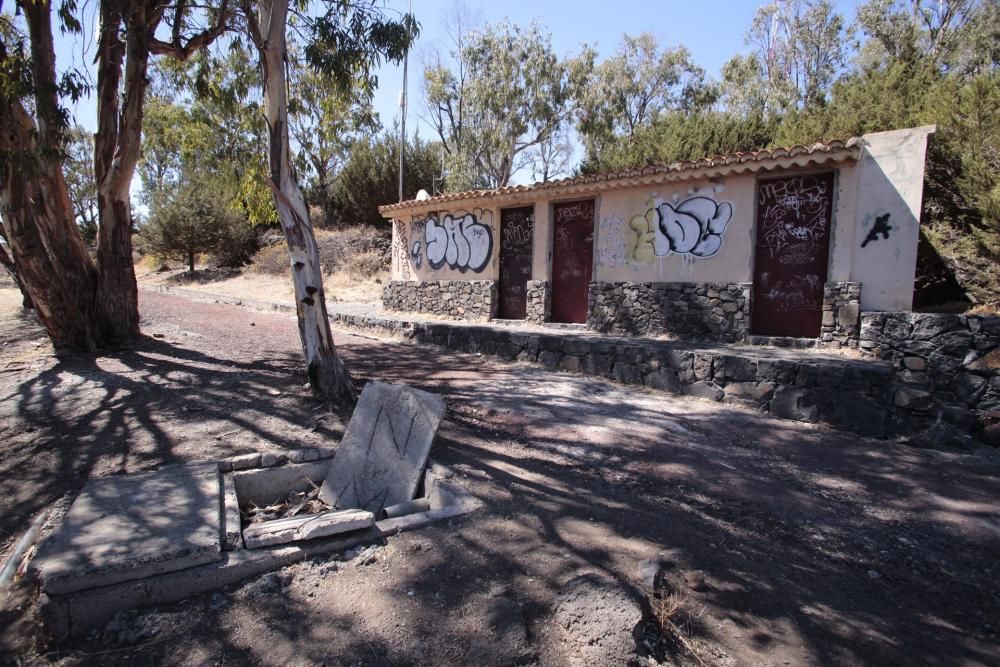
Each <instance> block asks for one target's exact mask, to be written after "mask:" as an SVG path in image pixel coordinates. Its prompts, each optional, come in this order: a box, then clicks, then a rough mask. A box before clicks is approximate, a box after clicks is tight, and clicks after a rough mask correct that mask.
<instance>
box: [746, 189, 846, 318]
mask: <svg viewBox="0 0 1000 667" xmlns="http://www.w3.org/2000/svg"><path fill="white" fill-rule="evenodd" d="M832 212H833V174H832V173H828V174H816V175H810V176H793V177H791V178H781V179H775V180H768V181H761V182H759V183H758V184H757V249H756V259H755V261H754V271H753V315H752V318H751V328H752V330H753V332H754V333H755V334H759V335H763V336H795V337H800V338H815V337H817V336H819V334H820V325H821V323H822V320H823V283H824V282H826V269H827V260H828V258H829V254H830V252H829V251H830V220H831V216H832Z"/></svg>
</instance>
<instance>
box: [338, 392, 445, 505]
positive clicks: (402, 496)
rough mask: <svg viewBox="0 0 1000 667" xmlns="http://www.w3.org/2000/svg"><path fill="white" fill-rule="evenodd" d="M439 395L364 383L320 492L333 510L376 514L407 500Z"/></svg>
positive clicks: (436, 418) (437, 414)
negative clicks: (334, 508)
mask: <svg viewBox="0 0 1000 667" xmlns="http://www.w3.org/2000/svg"><path fill="white" fill-rule="evenodd" d="M444 411H445V405H444V400H443V399H442V398H441V397H440V396H436V395H434V394H430V393H428V392H426V391H420V390H419V389H412V388H410V387H405V386H401V385H392V384H385V383H382V382H369V383H368V384H367V385H365V389H364V391H363V392H361V398H360V400H358V405H357V407H356V408H355V410H354V415H353V416H352V417H351V422H350V424H348V426H347V432H346V433H344V438H343V440H341V442H340V447H339V448H338V449H337V454H336V456H335V457H334V459H333V463H332V464H331V465H330V470H329V472H328V473H327V476H326V479H325V480H324V481H323V486H322V489H321V490H320V498H321V499H323V501H325V502H326V503H328V504H329V505H331V506H333V507H337V508H339V509H349V508H353V509H366V510H368V511H370V512H374V513H376V514H377V513H379V512H380V511H381V510H382V508H383V507H385V506H387V505H395V504H397V503H401V502H404V501H407V500H412V499H413V496H414V494H415V493H416V491H417V487H418V485H419V483H420V479H421V476H422V475H423V470H424V466H425V465H426V463H427V455H428V454H429V453H430V450H431V445H432V444H433V442H434V435H435V434H436V433H437V428H438V424H440V422H441V418H442V416H444Z"/></svg>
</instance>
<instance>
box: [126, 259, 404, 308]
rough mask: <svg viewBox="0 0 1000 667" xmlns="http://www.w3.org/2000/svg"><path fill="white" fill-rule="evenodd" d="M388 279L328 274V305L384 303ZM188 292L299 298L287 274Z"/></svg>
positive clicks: (163, 278)
mask: <svg viewBox="0 0 1000 667" xmlns="http://www.w3.org/2000/svg"><path fill="white" fill-rule="evenodd" d="M286 261H287V260H286ZM176 275H178V272H177V271H172V272H169V273H151V274H147V275H146V276H143V277H142V278H140V280H141V281H142V282H145V283H148V284H171V283H173V282H175V281H172V280H171V278H173V277H175V276H176ZM388 279H389V274H388V272H383V273H381V274H378V275H376V276H371V277H369V278H366V279H359V278H352V277H351V276H350V275H348V274H347V272H346V271H338V272H336V273H333V274H330V275H324V276H323V286H324V289H325V291H326V298H327V301H328V302H334V301H344V302H349V303H370V304H381V303H382V286H383V284H384V283H385V282H386V281H387V280H388ZM184 289H189V290H194V291H198V292H204V293H205V294H221V295H223V296H232V297H240V298H244V299H253V300H255V301H268V302H273V303H290V302H291V301H292V300H293V298H294V296H295V293H294V291H293V289H292V279H291V277H290V276H289V275H288V274H287V271H286V273H285V275H280V276H275V275H268V274H262V273H252V272H249V271H245V272H243V273H242V274H240V275H237V276H234V277H231V278H225V279H222V280H216V281H212V282H204V283H199V282H192V283H188V284H185V285H184Z"/></svg>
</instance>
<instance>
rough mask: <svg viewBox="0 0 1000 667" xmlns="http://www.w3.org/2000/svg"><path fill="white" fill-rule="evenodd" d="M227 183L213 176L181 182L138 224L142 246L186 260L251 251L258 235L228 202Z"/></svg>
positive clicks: (240, 256)
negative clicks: (219, 183)
mask: <svg viewBox="0 0 1000 667" xmlns="http://www.w3.org/2000/svg"><path fill="white" fill-rule="evenodd" d="M227 194H228V193H227V192H226V190H225V188H221V187H219V186H217V185H216V184H213V183H211V182H208V183H204V182H201V183H195V182H189V183H184V184H181V185H179V186H177V187H176V188H174V189H173V190H172V191H171V192H169V193H164V196H163V197H162V198H160V199H159V201H158V202H157V205H156V206H155V207H154V208H153V209H152V211H151V212H150V217H149V221H148V222H147V223H146V224H145V225H143V226H142V227H141V229H140V230H139V235H140V245H141V247H142V249H143V250H144V251H145V252H146V253H149V254H152V255H154V256H156V257H158V258H160V259H177V260H183V261H185V262H187V265H188V269H189V270H191V271H194V263H195V259H196V257H197V256H198V255H199V254H201V253H209V254H211V255H213V256H215V257H217V258H218V259H219V260H220V263H221V264H223V265H225V266H234V265H239V264H241V263H243V262H245V261H246V260H247V259H249V258H250V256H252V254H253V251H254V250H255V249H256V248H255V246H256V237H255V235H254V234H253V231H252V230H251V228H250V226H249V225H248V224H247V222H246V220H245V219H244V218H243V216H241V215H240V214H239V213H238V212H237V211H236V210H234V209H233V208H231V207H230V205H229V202H231V201H232V197H231V196H227Z"/></svg>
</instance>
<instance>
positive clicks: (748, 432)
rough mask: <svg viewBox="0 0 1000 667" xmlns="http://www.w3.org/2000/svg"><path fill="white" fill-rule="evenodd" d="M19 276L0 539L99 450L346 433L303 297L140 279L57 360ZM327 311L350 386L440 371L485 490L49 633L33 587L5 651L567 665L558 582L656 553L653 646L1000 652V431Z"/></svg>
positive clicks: (110, 460) (713, 659)
mask: <svg viewBox="0 0 1000 667" xmlns="http://www.w3.org/2000/svg"><path fill="white" fill-rule="evenodd" d="M14 298H15V296H14V295H12V290H0V344H2V348H0V350H2V352H0V448H2V453H3V456H2V457H0V497H2V498H3V511H2V512H0V545H2V547H3V551H4V552H5V551H7V549H8V548H9V546H10V545H11V544H12V542H13V541H14V540H15V539H16V537H17V536H18V535H19V534H20V532H21V531H23V530H24V529H26V527H27V525H28V524H29V523H30V521H31V519H32V518H33V517H34V516H35V514H36V513H37V512H39V511H41V510H42V509H43V508H45V507H46V506H47V505H49V504H50V503H52V502H54V501H55V500H56V499H58V498H60V497H62V496H64V495H65V494H66V493H67V492H71V491H76V490H78V489H79V488H80V487H81V486H82V484H83V482H84V480H85V479H87V478H89V477H95V476H101V475H108V474H116V473H121V472H135V471H139V470H148V469H152V468H155V467H157V466H160V465H163V464H166V463H172V462H179V461H185V460H194V459H206V458H221V457H224V456H230V455H234V454H239V453H244V452H249V451H261V450H281V449H283V448H294V447H302V446H318V445H325V446H334V445H335V444H336V442H337V440H338V439H339V436H340V434H341V433H342V432H343V426H344V422H345V420H346V418H347V416H348V415H347V414H346V413H344V412H342V411H341V412H337V411H333V412H331V411H329V410H328V409H327V406H324V405H322V404H318V403H317V402H316V401H315V400H314V399H313V398H312V397H311V396H310V395H309V393H308V391H307V390H306V389H305V388H304V386H303V384H304V382H305V378H304V375H303V372H302V369H301V367H300V362H299V352H298V334H297V329H296V325H295V320H294V317H292V316H288V315H282V314H274V313H262V312H254V311H251V310H246V309H241V308H237V307H232V306H225V305H219V304H212V303H200V302H193V301H189V300H186V299H183V298H180V297H176V296H167V295H159V294H151V293H145V292H143V293H141V297H140V298H141V308H142V313H143V321H142V327H143V331H144V333H145V334H146V335H147V337H146V338H145V339H144V340H143V342H142V343H141V344H140V345H139V346H138V347H137V348H136V349H134V350H131V351H127V352H123V353H121V354H119V355H116V356H107V357H99V358H94V357H70V358H66V359H56V358H54V357H53V356H52V355H51V350H50V348H49V346H48V344H47V342H46V340H45V338H44V336H43V335H42V332H41V331H40V329H39V328H38V326H37V324H35V323H34V321H33V320H32V319H31V318H30V317H25V316H23V315H21V314H20V313H19V312H18V311H17V309H16V308H14V307H6V306H10V304H12V303H15V301H14V300H13V299H14ZM8 302H9V303H8ZM5 304H6V306H5ZM336 338H337V344H338V347H339V350H340V351H341V353H342V354H343V355H344V357H345V359H346V361H347V364H348V366H349V368H350V369H351V372H352V374H353V377H354V380H355V382H356V383H357V384H358V385H359V386H360V385H361V384H363V383H364V382H366V381H368V380H373V379H379V380H385V381H390V382H405V383H408V384H411V385H413V386H416V387H418V388H421V389H425V390H429V391H435V392H439V393H441V394H443V395H444V396H445V397H446V399H447V402H448V408H449V412H448V416H447V417H446V419H445V421H444V422H443V423H442V429H441V431H440V433H439V436H438V442H437V445H436V446H435V450H434V452H433V454H432V455H433V456H434V457H435V458H436V459H438V460H439V461H441V462H442V463H444V464H446V465H450V466H452V467H453V468H454V469H455V470H456V471H457V472H458V478H459V480H460V481H461V482H462V483H463V484H465V485H466V487H467V488H468V489H469V490H470V491H471V492H472V493H473V494H475V495H476V496H478V497H479V498H481V499H482V500H483V501H484V503H485V508H484V509H482V510H479V511H478V512H476V513H474V514H472V515H470V516H467V517H463V518H461V519H459V520H456V521H454V522H453V523H452V524H448V525H438V526H433V527H430V528H427V529H423V530H421V531H418V532H416V533H410V534H404V535H399V536H395V537H392V538H390V539H389V540H388V542H387V543H386V544H384V545H375V546H373V547H371V548H369V549H366V550H363V551H361V552H359V553H354V554H348V557H344V556H335V557H331V558H325V559H319V560H316V561H310V562H305V563H300V564H297V565H295V566H292V567H288V568H285V569H284V570H282V571H280V572H278V573H272V574H270V575H265V576H263V577H259V578H257V579H254V580H251V581H249V582H245V583H244V584H242V585H240V586H238V587H234V588H230V589H226V590H222V591H219V592H217V593H213V594H206V595H203V596H199V597H196V598H192V599H190V600H187V601H185V602H183V603H180V604H178V605H174V606H170V607H162V608H159V609H154V610H145V611H142V612H137V613H132V614H124V615H122V616H121V618H119V619H116V621H115V622H113V623H112V624H111V625H110V626H109V627H108V628H107V629H106V630H105V631H104V632H102V633H97V634H95V636H94V637H92V638H90V639H88V640H87V641H81V642H79V643H77V644H75V645H73V646H70V647H61V648H60V649H59V650H55V649H52V648H51V647H48V648H46V647H42V648H40V649H37V648H36V647H35V644H34V634H35V632H34V630H35V626H34V624H33V619H32V617H31V606H30V595H29V593H30V591H27V590H25V587H23V586H22V587H21V588H19V589H16V590H15V591H14V593H12V594H10V595H8V596H7V599H6V600H4V602H3V604H2V606H0V654H2V655H4V656H6V658H0V659H6V660H8V661H16V660H17V659H18V657H20V658H22V659H25V660H32V659H33V660H35V661H41V662H57V663H60V664H111V663H114V664H134V665H146V664H171V665H173V664H177V665H201V664H234V663H235V664H265V665H271V664H274V665H279V664H280V665H287V664H302V665H315V664H326V665H389V664H393V665H410V664H413V665H418V664H433V665H450V664H456V665H457V664H498V665H499V664H515V663H516V664H541V665H569V664H574V661H578V659H579V658H581V657H583V655H582V654H581V653H580V650H578V644H575V643H574V637H573V634H572V628H567V627H564V626H563V625H560V623H559V622H557V618H558V615H557V614H556V606H557V603H558V600H559V599H560V592H561V591H562V590H563V587H564V585H565V584H566V583H567V582H569V581H571V580H574V579H575V578H576V577H578V576H580V575H584V574H593V575H596V576H600V577H602V578H603V579H607V580H611V581H615V582H618V584H619V585H620V586H621V587H622V589H623V590H628V591H630V592H632V593H636V592H639V593H641V592H642V591H641V585H640V584H639V582H638V580H637V577H636V568H637V565H638V564H639V562H640V561H642V560H644V559H648V558H660V559H661V560H662V561H663V562H664V563H665V564H664V570H663V580H664V583H665V587H664V588H663V589H662V590H661V592H660V597H653V596H649V595H646V594H643V595H642V598H643V602H642V605H643V612H644V615H645V620H644V621H642V622H641V623H640V627H637V628H636V635H637V636H638V637H639V638H640V640H641V639H643V638H645V639H646V641H647V642H648V643H649V644H650V646H652V648H653V651H652V652H651V653H652V655H651V656H648V657H645V658H643V660H644V661H645V662H646V663H650V664H653V663H655V662H661V663H665V664H692V665H694V664H707V665H732V664H777V665H781V664H793V665H798V664H810V663H817V664H838V665H841V664H847V665H850V664H871V663H886V664H896V663H901V662H906V663H909V662H920V663H927V664H991V663H992V664H996V656H997V655H1000V647H998V642H997V639H998V637H997V632H998V628H997V623H998V621H997V619H998V618H1000V585H998V584H997V581H998V574H1000V565H998V562H997V558H996V556H997V553H1000V499H998V493H997V491H998V484H997V477H998V473H1000V456H998V453H997V451H995V450H990V449H979V450H974V451H972V452H964V453H955V452H948V451H936V450H921V449H913V448H909V447H905V446H901V445H897V444H893V443H890V442H885V441H877V440H865V439H860V438H857V437H855V436H850V435H845V434H841V433H837V432H834V431H831V430H828V429H825V428H821V427H814V426H809V425H805V424H800V423H795V422H786V421H780V420H773V419H770V418H768V417H766V416H762V415H759V414H756V413H754V412H751V411H747V410H742V409H739V408H735V407H730V406H724V405H720V404H717V403H711V402H707V401H700V400H696V399H686V398H679V397H675V396H667V395H664V394H659V393H655V392H648V391H645V390H642V389H637V388H634V387H628V388H627V387H623V386H619V385H615V384H613V383H610V382H606V381H602V380H598V379H594V378H588V377H584V376H580V375H574V374H568V373H554V372H548V371H544V370H541V369H539V368H537V367H533V366H528V365H522V364H506V363H501V362H497V361H493V360H490V359H488V358H484V357H481V356H478V355H466V354H460V353H455V352H451V351H448V350H444V349H439V348H434V347H426V346H418V345H412V344H406V343H400V342H394V341H388V340H379V339H374V338H367V337H361V336H356V335H350V334H347V333H338V335H337V336H336ZM349 556H353V557H349ZM657 616H659V618H660V620H661V621H662V623H661V625H662V626H664V627H665V628H666V629H667V633H666V634H665V635H662V636H661V635H660V634H659V632H658V631H657V623H656V617H657ZM666 616H669V622H666V621H665V620H664V617H666ZM46 651H48V652H46ZM623 659H624V658H623ZM640 664H643V663H640Z"/></svg>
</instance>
